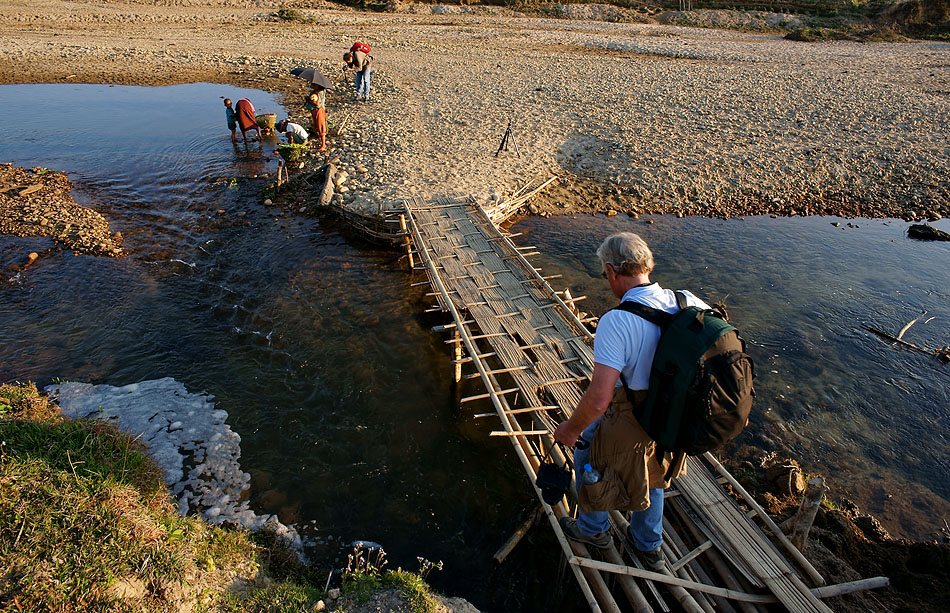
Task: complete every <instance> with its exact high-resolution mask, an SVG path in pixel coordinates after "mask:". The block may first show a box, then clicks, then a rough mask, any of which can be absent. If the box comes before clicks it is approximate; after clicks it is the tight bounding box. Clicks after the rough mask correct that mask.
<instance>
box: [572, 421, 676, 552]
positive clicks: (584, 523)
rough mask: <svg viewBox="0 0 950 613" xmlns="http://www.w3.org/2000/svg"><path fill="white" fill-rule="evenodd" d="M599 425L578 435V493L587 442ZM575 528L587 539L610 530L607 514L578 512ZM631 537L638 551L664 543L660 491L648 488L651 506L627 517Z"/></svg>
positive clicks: (576, 467) (576, 451)
mask: <svg viewBox="0 0 950 613" xmlns="http://www.w3.org/2000/svg"><path fill="white" fill-rule="evenodd" d="M599 423H600V419H598V420H597V421H595V422H594V423H592V424H591V425H589V426H587V428H585V429H584V432H583V433H581V439H583V440H584V442H585V443H587V444H586V445H584V443H581V442H580V441H578V443H579V445H578V446H577V447H575V448H574V479H575V481H576V483H577V490H578V492H579V491H580V487H581V483H583V481H582V474H583V472H584V464H589V463H590V442H591V441H592V440H594V430H596V429H597V425H598V424H599ZM582 446H583V447H584V449H581V447H582ZM594 468H597V467H596V466H595V467H594ZM577 527H578V528H579V529H580V531H581V532H583V533H584V534H586V535H588V536H593V535H595V534H600V533H601V532H607V531H608V530H610V519H609V514H608V513H607V511H591V512H590V513H578V514H577ZM630 538H631V539H632V540H633V545H634V547H636V548H637V549H638V550H639V551H653V550H654V549H657V548H658V547H659V546H660V545H662V544H663V488H660V487H654V488H651V489H650V506H649V507H648V508H646V509H644V510H643V511H634V512H633V513H631V514H630Z"/></svg>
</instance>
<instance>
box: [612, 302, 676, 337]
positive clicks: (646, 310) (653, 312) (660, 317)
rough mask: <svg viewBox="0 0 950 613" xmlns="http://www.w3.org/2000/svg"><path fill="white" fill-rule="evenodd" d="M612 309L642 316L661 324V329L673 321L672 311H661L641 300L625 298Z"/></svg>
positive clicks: (653, 322) (664, 328) (651, 321)
mask: <svg viewBox="0 0 950 613" xmlns="http://www.w3.org/2000/svg"><path fill="white" fill-rule="evenodd" d="M610 310H611V311H614V310H617V311H626V312H628V313H633V314H634V315H636V316H637V317H642V318H643V319H645V320H647V321H648V322H650V323H651V324H656V325H658V326H660V329H661V330H666V329H667V328H668V327H669V325H670V322H671V321H673V314H672V313H667V312H666V311H661V310H660V309H654V308H653V307H649V306H647V305H645V304H643V303H641V302H635V301H633V300H625V301H623V302H621V303H620V304H618V305H617V306H615V307H614V308H612V309H610Z"/></svg>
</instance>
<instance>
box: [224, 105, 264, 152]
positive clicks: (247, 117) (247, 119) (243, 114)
mask: <svg viewBox="0 0 950 613" xmlns="http://www.w3.org/2000/svg"><path fill="white" fill-rule="evenodd" d="M224 102H225V106H227V104H228V103H229V102H230V100H225V101H224ZM235 115H236V119H237V124H238V127H239V128H241V136H243V137H244V142H245V143H247V131H248V130H252V129H253V130H257V138H258V140H263V139H264V137H263V136H262V135H261V127H260V126H259V125H257V117H255V116H254V105H253V104H251V101H250V100H248V99H247V98H241V99H240V100H238V101H237V109H236V113H235ZM233 135H234V134H233V132H232V136H233Z"/></svg>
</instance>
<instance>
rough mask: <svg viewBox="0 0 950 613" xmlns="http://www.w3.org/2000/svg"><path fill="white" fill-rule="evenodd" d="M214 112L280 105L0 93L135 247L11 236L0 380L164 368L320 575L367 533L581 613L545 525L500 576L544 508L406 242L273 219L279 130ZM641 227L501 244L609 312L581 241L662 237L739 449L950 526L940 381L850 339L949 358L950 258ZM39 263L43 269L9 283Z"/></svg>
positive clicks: (18, 159) (482, 594) (545, 233)
mask: <svg viewBox="0 0 950 613" xmlns="http://www.w3.org/2000/svg"><path fill="white" fill-rule="evenodd" d="M221 96H228V97H230V98H231V99H232V100H235V101H236V100H237V99H239V98H241V97H248V98H250V99H251V100H252V102H254V104H255V106H256V107H257V109H258V112H279V111H280V107H279V105H278V104H277V103H276V101H275V99H274V98H273V97H271V96H270V95H269V94H266V93H264V92H260V91H253V90H240V89H235V88H231V87H224V86H219V85H210V84H191V85H180V86H173V87H163V88H135V87H107V86H95V85H8V86H0V105H2V108H4V109H6V110H7V112H8V116H9V117H19V118H21V119H22V121H20V122H18V123H16V124H12V125H9V126H7V129H6V131H5V132H4V133H3V135H2V136H0V146H2V148H0V151H2V158H0V162H13V163H15V164H17V165H20V166H26V167H32V166H45V167H48V168H52V169H55V170H63V171H66V172H68V173H69V175H70V177H71V179H72V180H73V181H74V182H75V184H76V188H75V190H74V197H75V198H76V199H77V201H79V202H80V203H82V204H86V205H88V206H93V207H95V208H97V209H98V210H100V211H102V212H103V213H104V214H105V215H106V217H107V219H108V220H109V222H110V226H111V228H112V230H113V231H117V230H118V231H121V232H122V234H123V236H124V237H125V241H124V248H125V249H126V251H127V252H128V255H127V256H126V257H124V258H121V259H108V258H93V257H85V256H81V257H73V256H72V255H70V254H69V253H68V252H59V251H50V250H49V249H50V247H51V244H50V243H49V242H48V241H47V240H46V239H35V238H32V239H28V238H12V237H6V236H2V237H0V380H4V381H6V380H11V379H16V380H27V379H29V380H33V381H35V382H37V383H38V384H39V385H40V386H43V385H47V384H49V383H51V382H52V381H53V380H54V379H57V378H60V379H68V380H74V381H86V382H92V383H107V384H111V385H126V384H128V383H133V382H136V381H142V380H148V379H158V378H162V377H173V378H175V379H176V380H178V381H180V382H182V383H183V384H184V385H185V386H186V388H187V389H188V390H189V391H190V392H192V393H206V394H210V395H212V396H213V397H214V401H215V404H216V408H219V409H224V410H226V411H227V412H228V414H229V418H228V423H229V425H230V427H231V428H232V429H233V430H234V431H235V432H237V433H239V434H240V435H241V438H242V442H241V448H242V458H241V464H242V467H243V469H244V470H246V471H248V472H249V473H250V474H251V475H252V488H251V490H250V492H249V494H250V496H251V504H252V507H254V508H255V510H257V511H258V512H261V513H278V514H279V515H280V517H281V519H282V520H283V521H284V522H287V523H290V522H293V523H295V524H296V525H297V526H298V528H299V529H300V531H301V533H302V534H303V535H304V536H305V537H307V538H309V539H310V540H311V542H312V545H311V553H312V554H313V555H314V558H315V559H318V560H336V561H337V562H338V563H339V562H340V561H341V560H343V559H344V557H345V554H346V553H347V552H348V548H347V544H348V543H350V542H351V541H353V540H357V539H366V540H371V541H376V542H379V543H382V544H383V545H384V546H385V548H386V550H387V552H388V553H389V559H390V565H391V566H393V567H394V566H397V565H400V566H402V567H404V568H409V569H415V568H417V561H416V557H417V556H421V557H424V558H426V559H429V560H431V561H433V562H436V561H439V560H442V561H444V562H445V569H444V570H443V571H442V572H434V573H432V574H431V575H430V576H429V579H430V580H431V582H432V583H433V584H434V585H435V586H436V588H437V589H440V590H444V591H446V592H448V593H450V594H454V595H460V596H463V597H466V598H468V599H469V600H471V601H472V602H473V603H474V604H476V605H477V606H479V607H481V608H483V609H484V610H505V609H507V610H526V611H531V610H537V611H540V610H546V609H550V608H551V607H552V606H553V607H554V608H556V609H560V610H564V607H567V608H568V609H571V608H575V606H576V607H577V608H578V610H581V609H583V607H584V605H583V603H582V601H581V600H580V599H579V596H578V595H577V593H576V591H577V590H576V589H575V588H574V587H573V579H572V578H571V577H570V576H569V573H568V575H567V576H565V575H564V574H563V573H564V571H563V568H561V566H560V565H559V562H558V555H556V554H555V553H554V552H555V551H556V550H557V545H556V543H555V542H554V540H553V538H552V537H551V536H550V531H549V530H535V531H533V532H532V533H531V534H530V535H529V537H528V539H527V540H526V541H525V543H523V544H522V545H521V546H519V547H518V548H517V549H516V550H515V552H514V554H513V555H512V557H511V558H509V561H508V562H506V564H505V565H504V566H501V567H497V566H494V565H493V564H492V563H491V561H490V558H491V554H492V553H493V552H494V551H495V549H497V548H498V547H499V546H500V545H501V544H502V542H503V541H504V540H505V539H506V538H507V537H508V535H509V534H510V533H511V532H512V531H513V530H514V529H515V527H516V526H517V524H518V523H519V521H520V519H521V516H522V513H524V512H525V511H526V510H527V509H529V508H530V506H531V505H532V504H533V503H532V496H531V495H530V490H529V488H528V487H527V485H526V483H525V478H524V475H523V472H522V469H521V467H520V464H519V463H518V461H517V459H516V458H515V457H514V454H513V453H512V452H511V451H510V444H509V443H508V442H507V441H503V440H499V439H496V438H489V437H488V436H487V433H488V432H489V431H490V430H492V429H494V428H495V427H496V425H497V424H495V423H493V420H490V419H482V420H475V419H474V418H472V414H473V413H478V412H485V411H487V410H490V408H488V407H479V406H476V407H471V406H469V405H466V407H465V409H464V411H460V410H459V409H458V406H457V397H458V395H459V394H461V395H469V394H470V393H478V392H477V391H473V390H477V389H478V387H477V385H476V384H475V383H474V382H472V383H468V384H466V385H464V386H463V389H462V390H456V389H453V386H452V382H451V373H452V367H451V364H450V359H451V357H450V352H449V351H448V349H447V346H446V345H445V344H444V343H443V340H444V339H443V338H442V336H441V335H438V334H436V333H433V332H432V331H431V330H430V328H431V327H432V326H434V325H438V324H442V323H446V321H445V320H444V319H443V318H441V317H437V316H429V315H425V314H423V310H424V309H425V308H427V307H429V306H431V299H428V298H426V297H425V295H424V294H425V292H426V290H424V289H422V288H409V283H410V278H409V274H408V273H407V271H406V264H405V262H404V261H400V260H399V256H398V254H397V253H396V252H392V251H388V250H380V249H379V248H377V247H374V246H372V245H371V244H368V243H366V242H364V241H362V240H361V239H359V238H358V237H355V236H354V235H352V234H351V233H348V232H347V231H346V228H343V227H340V226H338V225H336V224H335V223H334V222H332V221H331V220H329V219H323V218H320V217H319V216H318V217H315V218H314V217H308V216H304V215H299V214H297V213H296V212H291V211H283V210H280V209H278V208H277V207H264V206H263V205H262V204H261V198H260V196H259V194H260V189H261V187H262V185H263V184H264V183H265V182H266V181H269V180H272V178H271V179H263V178H261V177H262V176H263V175H267V174H270V175H271V177H272V176H273V174H274V173H275V172H276V168H277V162H276V158H275V157H274V156H273V154H272V150H273V148H274V147H273V145H274V142H273V141H265V143H264V144H263V146H261V144H259V143H257V142H256V137H255V139H254V140H253V141H252V142H251V143H250V144H249V145H248V146H245V145H244V143H243V142H240V141H241V138H240V134H239V135H238V140H239V143H238V144H237V145H235V144H232V143H231V140H230V133H229V132H228V130H227V129H226V125H225V120H224V111H223V108H222V104H221ZM653 220H654V221H655V223H653V224H647V223H646V222H645V221H642V220H641V221H635V220H631V219H629V218H627V217H623V216H618V217H614V218H610V219H607V218H603V217H590V216H582V217H576V218H573V217H562V218H553V219H529V220H524V221H522V222H520V223H518V224H516V226H515V228H514V229H515V231H521V232H524V233H525V235H524V236H522V237H520V238H519V239H518V240H519V241H521V242H523V243H528V242H530V243H531V244H535V245H538V246H539V247H540V250H541V251H542V252H543V254H544V255H542V256H539V257H538V258H537V260H538V261H537V262H536V263H537V264H538V265H539V266H542V267H543V268H544V271H545V274H551V273H553V272H557V273H560V274H562V275H563V278H562V279H559V280H558V283H559V284H560V285H569V286H570V287H571V289H572V291H573V292H574V294H575V295H578V294H586V295H588V296H590V298H589V299H588V300H587V301H586V302H584V303H581V304H582V305H586V307H585V308H588V309H589V310H592V311H596V312H599V311H602V310H604V309H606V308H608V307H609V306H610V305H611V303H610V301H609V300H608V299H609V298H610V297H609V296H607V288H606V287H605V286H604V284H603V282H602V280H601V279H600V278H599V268H598V265H597V261H596V258H595V257H594V255H593V250H594V249H595V248H596V246H597V244H598V243H599V241H600V240H601V238H602V237H603V236H604V235H605V234H607V233H609V232H612V231H617V230H632V231H636V232H639V233H641V234H642V235H643V236H644V237H645V238H646V239H647V240H648V241H649V242H650V244H651V245H652V246H653V248H654V251H655V253H656V256H657V261H658V266H657V271H656V275H655V277H656V278H657V279H658V280H659V281H661V283H663V284H664V285H667V286H672V287H687V288H690V289H692V290H693V291H695V292H697V293H699V294H703V295H706V296H707V297H710V298H712V299H715V298H721V297H724V296H727V295H728V298H727V299H726V302H727V303H728V305H729V307H730V312H731V314H732V316H733V319H734V321H735V322H736V323H737V325H738V326H739V327H740V329H741V330H742V332H743V334H744V336H745V337H746V338H747V340H748V341H749V342H750V350H751V352H752V354H753V357H754V358H755V359H756V363H757V368H758V375H759V378H758V380H757V388H758V394H759V395H758V401H757V408H756V412H755V416H754V418H753V421H752V425H751V426H750V428H748V429H747V431H746V432H745V433H744V434H743V435H742V436H743V441H744V442H747V443H750V444H754V445H758V446H761V447H764V448H769V449H773V448H774V449H778V450H779V452H780V453H783V452H786V451H787V452H788V453H794V454H795V455H796V456H797V457H800V458H801V459H802V460H803V462H804V464H805V465H806V467H807V468H809V469H810V470H817V471H821V472H824V473H825V474H827V475H829V476H830V477H831V482H832V487H833V488H834V490H833V495H836V496H837V495H841V496H845V495H846V496H848V497H850V498H853V499H854V500H856V501H857V502H858V503H859V504H861V505H862V506H863V507H865V508H867V509H868V510H870V511H873V512H876V513H878V514H880V516H881V519H882V521H884V523H885V525H886V526H887V528H888V529H890V530H891V531H892V532H894V533H896V534H899V535H903V536H908V537H912V538H923V537H926V536H927V535H928V534H929V533H931V532H933V531H934V530H935V529H936V528H937V525H936V522H937V518H941V517H947V516H948V515H950V503H948V499H950V484H948V482H947V480H946V478H945V475H946V474H947V473H948V470H950V465H948V464H950V461H948V454H947V449H948V446H947V434H948V421H950V418H948V405H950V402H948V391H947V390H948V385H947V384H948V379H950V375H948V373H950V367H948V366H943V365H940V364H939V363H938V362H937V361H936V360H935V359H934V358H931V357H928V356H925V355H921V354H916V353H912V352H908V351H904V350H898V349H895V348H893V347H891V346H889V345H888V344H886V343H884V342H883V341H881V339H879V338H877V337H875V336H873V335H871V334H870V333H868V332H866V331H864V330H863V329H862V328H861V323H863V322H866V323H868V324H871V325H874V326H875V327H878V328H881V329H883V330H887V331H890V332H892V333H893V332H896V331H898V330H899V329H900V328H901V327H902V326H903V324H904V323H906V322H907V321H908V320H910V319H912V318H913V317H915V316H916V315H918V314H919V313H920V311H922V310H925V309H926V310H927V311H928V314H927V315H926V316H925V317H924V318H923V319H922V320H921V322H919V323H917V324H916V325H915V326H914V327H912V328H911V329H910V330H909V331H908V332H907V334H906V335H905V338H906V339H907V340H909V341H911V342H914V343H916V344H919V345H922V346H928V347H938V346H942V345H944V344H947V343H948V342H950V341H948V338H950V337H948V334H947V323H948V321H950V300H948V298H950V296H948V293H950V266H948V264H950V246H948V244H946V243H943V244H941V243H921V242H915V241H911V240H908V239H906V238H905V237H904V235H903V233H904V229H905V224H904V223H903V222H899V221H894V220H873V221H872V220H850V222H851V223H852V224H853V225H856V226H859V227H848V225H847V224H848V223H849V220H837V219H831V218H806V219H802V218H794V219H769V218H750V219H745V220H729V221H721V220H709V219H698V218H697V219H673V218H666V217H655V218H653ZM831 222H840V223H841V226H840V227H835V226H833V225H832V223H831ZM937 225H938V227H941V228H942V229H944V230H950V224H948V223H946V221H943V222H940V223H938V224H937ZM29 251H40V252H41V258H40V260H39V261H38V262H37V263H35V264H34V265H33V266H31V267H30V268H29V269H27V270H26V271H24V272H23V273H21V274H20V275H18V276H13V275H12V273H11V271H13V270H14V269H15V268H16V267H18V265H20V264H21V263H22V262H23V261H24V260H25V257H26V254H27V253H28V252H29ZM11 277H12V278H11ZM412 280H413V281H416V280H419V279H418V278H415V279H412ZM560 285H559V286H560ZM931 317H932V318H933V319H932V320H930V319H929V318H931ZM925 320H926V323H924V322H925ZM554 586H563V588H556V589H555V587H554Z"/></svg>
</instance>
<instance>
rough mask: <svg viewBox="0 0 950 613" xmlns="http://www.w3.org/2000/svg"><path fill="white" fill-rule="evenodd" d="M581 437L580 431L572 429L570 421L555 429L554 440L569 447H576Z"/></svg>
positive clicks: (563, 422)
mask: <svg viewBox="0 0 950 613" xmlns="http://www.w3.org/2000/svg"><path fill="white" fill-rule="evenodd" d="M580 435H581V432H580V430H577V429H576V428H574V427H572V426H571V422H570V421H562V422H561V423H560V424H559V425H558V427H557V428H555V429H554V440H556V441H557V442H559V443H562V444H563V445H565V446H567V447H574V444H575V443H576V442H577V439H578V437H580Z"/></svg>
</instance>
